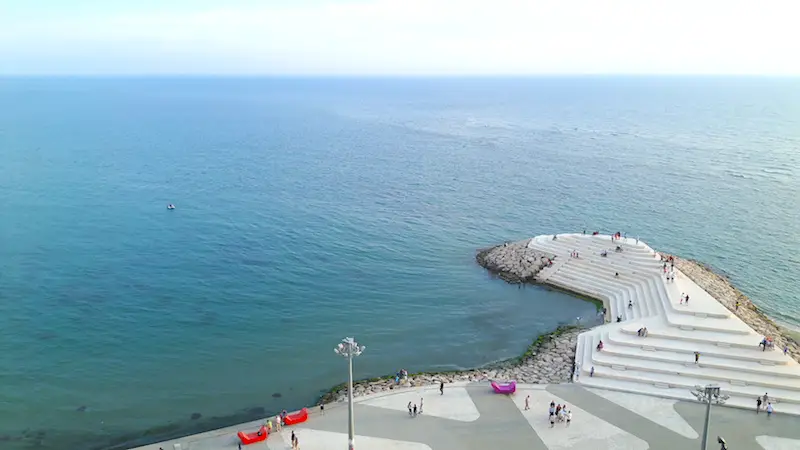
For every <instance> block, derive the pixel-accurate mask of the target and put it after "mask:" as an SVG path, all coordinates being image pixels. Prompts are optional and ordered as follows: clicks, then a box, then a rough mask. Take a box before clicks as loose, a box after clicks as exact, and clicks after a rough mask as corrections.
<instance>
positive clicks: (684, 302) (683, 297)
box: [681, 293, 689, 305]
mask: <svg viewBox="0 0 800 450" xmlns="http://www.w3.org/2000/svg"><path fill="white" fill-rule="evenodd" d="M688 304H689V294H684V293H681V305H688Z"/></svg>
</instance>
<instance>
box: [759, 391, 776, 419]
mask: <svg viewBox="0 0 800 450" xmlns="http://www.w3.org/2000/svg"><path fill="white" fill-rule="evenodd" d="M762 405H767V406H765V407H764V411H766V412H767V418H769V417H771V416H772V413H773V411H775V408H773V407H772V402H770V401H769V395H767V393H766V392H765V393H764V396H763V397H757V398H756V414H758V413H759V412H760V411H761V406H762Z"/></svg>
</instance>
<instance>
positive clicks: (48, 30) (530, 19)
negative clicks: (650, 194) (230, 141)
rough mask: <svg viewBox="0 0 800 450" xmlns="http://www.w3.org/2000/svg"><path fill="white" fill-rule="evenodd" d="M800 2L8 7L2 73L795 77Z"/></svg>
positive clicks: (1, 16)
mask: <svg viewBox="0 0 800 450" xmlns="http://www.w3.org/2000/svg"><path fill="white" fill-rule="evenodd" d="M799 13H800V0H793V1H792V0H758V1H751V0H691V1H689V0H663V1H649V0H549V1H539V0H486V1H477V0H339V1H332V0H285V1H272V0H218V1H212V0H0V75H147V74H153V75H168V74H172V75H178V74H197V75H213V74H218V75H552V74H760V75H800V57H798V55H800V26H798V25H797V20H798V17H800V14H799Z"/></svg>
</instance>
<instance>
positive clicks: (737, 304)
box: [736, 300, 741, 311]
mask: <svg viewBox="0 0 800 450" xmlns="http://www.w3.org/2000/svg"><path fill="white" fill-rule="evenodd" d="M739 305H741V303H739V301H738V300H737V301H736V310H737V311H738V310H739Z"/></svg>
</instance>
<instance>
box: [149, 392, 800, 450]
mask: <svg viewBox="0 0 800 450" xmlns="http://www.w3.org/2000/svg"><path fill="white" fill-rule="evenodd" d="M527 396H530V402H529V404H530V410H528V411H525V410H524V405H525V398H526V397H527ZM420 399H423V400H422V402H423V405H424V407H423V413H422V414H421V415H418V416H416V417H411V416H410V415H409V414H408V409H407V405H408V403H409V402H412V403H414V404H417V405H419V403H420ZM551 401H554V402H556V403H558V404H566V405H567V409H568V410H571V411H572V423H571V424H570V426H569V427H567V426H566V425H565V424H563V423H557V424H556V425H555V427H553V428H551V427H550V422H549V420H548V408H549V405H550V402H551ZM753 406H754V408H753V410H750V411H748V410H742V409H734V408H722V407H715V408H714V409H713V411H712V418H711V429H710V432H709V436H710V438H709V441H710V442H711V443H713V445H709V448H711V449H715V448H719V446H718V445H717V444H716V436H717V435H721V436H724V437H725V439H726V440H727V442H728V446H729V448H730V449H731V450H789V449H798V448H800V427H797V426H796V423H797V418H796V417H793V416H782V415H781V414H779V413H776V414H774V415H773V416H772V417H770V418H767V415H766V414H765V413H763V412H762V413H761V414H758V415H757V414H756V413H755V402H754V404H753ZM354 410H355V415H356V448H357V449H359V450H381V449H384V450H463V449H496V450H501V449H502V450H517V449H519V450H523V449H525V450H571V449H591V450H603V449H609V450H616V449H619V450H622V449H630V450H646V449H653V450H675V449H695V448H699V447H700V435H701V434H702V432H703V420H704V414H705V406H704V405H701V404H698V403H691V402H684V401H678V400H671V399H666V398H659V397H652V396H644V395H638V394H631V393H623V392H616V391H607V390H600V389H588V388H584V387H581V386H580V385H576V384H560V385H524V384H523V385H518V388H517V392H516V393H515V394H513V395H511V396H506V395H499V394H495V393H494V392H493V391H492V389H491V387H489V385H488V383H471V384H451V385H447V386H446V387H445V391H444V395H439V390H438V386H430V387H419V388H407V389H401V390H397V391H391V392H388V393H380V394H375V395H372V396H367V397H362V398H357V399H356V405H355V408H354ZM261 423H263V421H261V422H252V423H250V424H245V425H242V426H237V427H231V428H226V429H221V430H215V431H211V432H208V433H203V434H199V435H195V436H189V437H186V438H182V439H177V440H174V441H168V442H162V443H159V444H153V445H148V446H145V447H141V448H139V449H138V450H158V449H159V448H163V449H164V450H176V449H180V450H187V449H189V450H223V449H235V448H237V444H238V439H237V438H236V432H237V431H238V430H240V429H244V430H246V431H253V430H255V429H256V428H257V427H258V425H259V424H261ZM292 430H294V432H295V433H296V434H297V437H298V440H299V444H300V449H302V450H327V449H337V448H339V449H344V448H347V405H346V403H337V404H331V405H328V406H327V408H326V411H325V415H321V414H320V411H319V410H318V408H314V409H313V411H312V414H311V417H310V419H309V420H308V422H306V423H303V424H300V425H297V426H294V427H286V428H284V430H283V431H282V432H281V433H273V434H272V435H270V437H269V439H267V441H266V442H262V443H258V444H253V445H248V446H246V447H243V448H247V449H248V450H267V449H269V450H286V449H290V448H291V443H290V435H291V431H292Z"/></svg>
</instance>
